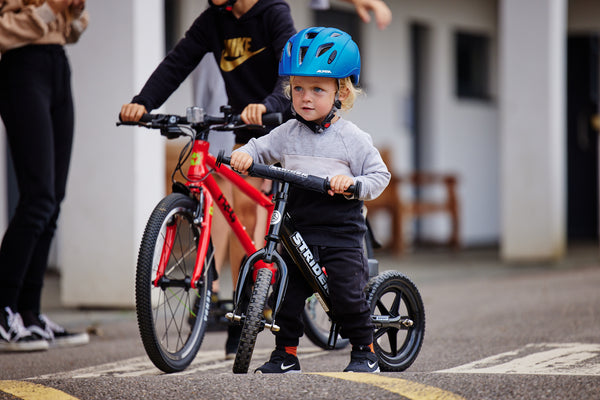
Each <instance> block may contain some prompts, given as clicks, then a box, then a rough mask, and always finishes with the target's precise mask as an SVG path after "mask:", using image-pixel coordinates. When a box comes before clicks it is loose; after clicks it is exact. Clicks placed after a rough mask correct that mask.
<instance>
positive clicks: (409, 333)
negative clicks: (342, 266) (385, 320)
mask: <svg viewBox="0 0 600 400" xmlns="http://www.w3.org/2000/svg"><path fill="white" fill-rule="evenodd" d="M365 291H366V293H367V300H368V302H369V305H370V307H371V314H372V315H374V314H375V312H376V310H377V311H378V312H379V313H380V315H390V316H397V314H398V312H397V310H387V308H386V307H385V306H384V305H383V304H380V303H379V302H380V300H381V298H382V296H383V295H384V294H387V293H393V294H394V295H395V296H400V300H401V301H402V302H403V304H404V306H405V307H406V310H407V312H408V315H407V316H408V318H410V319H412V320H413V323H414V325H413V326H412V327H411V328H407V329H403V330H402V332H406V334H405V337H404V339H403V340H401V341H400V342H401V343H400V342H397V339H398V335H397V334H398V331H399V330H398V329H395V328H379V329H377V328H376V329H375V330H374V334H373V338H374V340H373V347H374V350H375V353H376V354H377V357H378V359H379V368H380V369H381V370H382V371H389V372H399V371H404V370H405V369H407V368H408V367H410V366H411V365H412V363H413V362H414V361H415V359H416V358H417V355H418V354H419V351H420V350H421V346H422V345H423V338H424V336H425V308H424V306H423V300H422V299H421V294H420V293H419V290H418V289H417V286H416V285H415V284H414V283H413V282H412V281H411V280H410V279H409V278H408V277H407V276H405V275H403V274H402V273H400V272H398V271H386V272H384V273H382V274H380V275H378V276H376V277H373V278H372V279H371V280H370V281H369V283H368V284H367V287H366V288H365ZM386 339H387V342H386V343H385V344H386V345H389V349H384V348H383V346H382V344H383V342H384V341H386ZM392 341H396V342H395V345H393V346H392ZM392 347H393V348H392Z"/></svg>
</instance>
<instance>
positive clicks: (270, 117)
mask: <svg viewBox="0 0 600 400" xmlns="http://www.w3.org/2000/svg"><path fill="white" fill-rule="evenodd" d="M282 121H283V116H282V115H281V113H269V114H263V116H262V122H263V125H274V126H277V125H281V122H282Z"/></svg>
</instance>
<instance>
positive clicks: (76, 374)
mask: <svg viewBox="0 0 600 400" xmlns="http://www.w3.org/2000/svg"><path fill="white" fill-rule="evenodd" d="M271 351H272V349H255V350H254V353H253V355H252V356H253V358H255V359H256V358H261V359H265V361H266V359H267V357H268V355H270V354H271ZM325 353H326V352H325V351H324V350H322V349H320V348H317V347H309V348H305V349H302V350H300V349H299V350H298V358H300V359H305V358H311V357H316V356H320V355H323V354H325ZM231 366H233V360H225V359H224V358H223V350H213V351H199V352H198V354H197V355H196V358H195V359H194V361H192V363H191V364H190V366H189V367H187V368H186V369H185V370H184V371H181V372H177V373H176V374H178V375H190V374H194V373H196V372H201V371H208V370H212V369H219V368H228V369H231ZM163 374H164V372H162V371H160V370H159V369H157V368H156V367H155V366H154V364H152V361H150V359H149V358H148V357H146V356H142V357H134V358H130V359H127V360H121V361H116V362H112V363H107V364H102V365H96V366H93V367H87V368H81V369H77V370H74V371H68V372H58V373H55V374H47V375H41V376H35V377H31V378H28V379H30V380H31V379H35V380H38V379H89V378H100V377H109V376H110V377H120V378H129V377H138V376H153V375H163Z"/></svg>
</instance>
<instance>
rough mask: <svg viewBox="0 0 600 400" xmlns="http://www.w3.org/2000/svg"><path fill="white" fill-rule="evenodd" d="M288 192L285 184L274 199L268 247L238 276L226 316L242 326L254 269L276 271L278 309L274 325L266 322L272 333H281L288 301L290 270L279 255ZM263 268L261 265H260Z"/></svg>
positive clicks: (256, 254)
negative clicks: (280, 320) (280, 321)
mask: <svg viewBox="0 0 600 400" xmlns="http://www.w3.org/2000/svg"><path fill="white" fill-rule="evenodd" d="M288 190H289V183H282V186H281V188H280V190H278V191H277V192H276V193H275V195H274V196H273V201H274V202H275V209H274V210H273V214H272V215H271V222H270V224H269V233H268V234H267V236H266V238H265V239H266V244H265V247H264V248H262V249H260V250H258V251H256V252H255V253H253V254H252V255H250V257H248V259H247V260H246V262H245V263H244V264H243V265H242V267H241V268H240V273H239V276H238V281H237V285H236V289H235V294H234V299H233V300H234V303H233V312H230V313H227V314H226V315H225V318H227V319H229V320H230V321H232V322H238V323H243V322H244V318H245V316H244V312H245V310H241V309H240V308H241V305H242V296H243V294H244V293H245V290H246V288H250V287H251V286H252V284H253V275H254V274H252V272H253V271H254V268H270V269H271V270H272V271H273V274H274V279H271V283H272V284H273V283H276V284H275V287H277V286H278V287H279V289H278V291H277V296H276V298H275V307H274V308H273V320H272V323H270V324H269V323H267V322H265V324H264V327H265V328H267V329H270V330H271V331H273V332H278V331H279V326H278V325H276V324H275V317H276V316H277V312H278V311H279V309H280V307H281V302H282V301H283V299H284V297H285V292H286V289H287V282H288V270H287V265H286V264H285V261H283V259H282V258H281V256H280V255H279V253H278V252H277V245H278V244H279V243H280V236H279V232H280V230H281V225H282V222H283V218H282V215H283V213H284V212H285V207H286V204H287V193H288ZM261 264H262V265H261ZM264 264H274V265H275V267H274V268H273V267H270V266H268V265H264ZM277 283H278V285H277Z"/></svg>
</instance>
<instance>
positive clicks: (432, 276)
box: [42, 243, 600, 332]
mask: <svg viewBox="0 0 600 400" xmlns="http://www.w3.org/2000/svg"><path fill="white" fill-rule="evenodd" d="M376 257H377V259H378V260H379V271H380V272H383V271H386V270H397V271H400V272H402V273H404V274H405V275H407V276H408V277H410V278H411V279H412V280H413V281H414V282H415V283H416V284H417V286H419V285H422V284H430V283H437V282H447V281H449V280H457V279H468V278H472V277H482V276H484V277H485V276H488V277H490V278H493V277H495V276H502V275H507V274H515V273H526V272H528V271H534V270H537V271H539V270H540V269H546V270H568V269H575V268H584V267H599V268H600V246H599V245H598V244H597V243H588V244H577V245H572V246H570V247H569V249H568V252H567V255H566V257H565V258H564V259H562V260H560V261H558V262H555V263H527V264H514V263H506V262H503V261H502V260H500V256H499V252H498V249H497V248H491V247H486V248H473V249H466V250H461V251H457V252H454V251H451V250H447V249H445V248H418V249H416V250H415V251H413V252H412V253H408V254H406V255H404V256H402V257H396V256H394V255H392V254H390V253H387V252H384V251H378V252H376ZM221 276H222V281H221V293H222V294H223V295H222V296H223V298H227V296H226V294H227V293H232V285H231V278H230V276H231V275H230V271H229V269H228V268H226V269H225V270H224V271H222V272H221ZM131 286H132V288H133V287H134V285H133V282H132V285H131ZM132 290H133V289H132ZM42 310H43V312H44V313H46V314H48V315H49V316H50V317H51V318H52V319H54V320H55V321H56V322H58V323H59V324H62V325H63V326H65V327H66V328H67V329H73V330H84V329H87V330H89V331H91V332H94V331H95V330H97V329H99V327H100V326H101V325H104V324H106V323H110V322H118V321H126V320H131V321H134V320H135V310H134V309H133V308H131V309H91V308H86V309H78V308H66V307H63V306H62V304H61V302H60V276H59V274H58V273H57V272H56V271H50V272H49V273H48V275H47V276H46V281H45V284H44V291H43V294H42Z"/></svg>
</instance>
